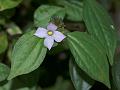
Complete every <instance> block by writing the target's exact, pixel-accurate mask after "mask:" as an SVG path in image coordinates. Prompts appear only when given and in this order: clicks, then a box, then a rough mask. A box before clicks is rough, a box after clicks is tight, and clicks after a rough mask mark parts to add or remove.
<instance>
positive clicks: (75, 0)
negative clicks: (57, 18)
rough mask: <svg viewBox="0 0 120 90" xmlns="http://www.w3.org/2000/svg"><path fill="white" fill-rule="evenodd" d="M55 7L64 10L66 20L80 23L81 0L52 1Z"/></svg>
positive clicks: (81, 17)
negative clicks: (58, 6)
mask: <svg viewBox="0 0 120 90" xmlns="http://www.w3.org/2000/svg"><path fill="white" fill-rule="evenodd" d="M54 2H55V3H56V4H57V5H60V6H63V7H64V8H65V11H66V14H67V19H69V20H72V21H81V20H82V19H83V16H82V11H83V2H82V0H54Z"/></svg>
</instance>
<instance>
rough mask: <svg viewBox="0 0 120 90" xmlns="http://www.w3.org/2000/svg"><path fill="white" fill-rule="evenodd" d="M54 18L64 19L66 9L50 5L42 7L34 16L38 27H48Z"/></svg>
mask: <svg viewBox="0 0 120 90" xmlns="http://www.w3.org/2000/svg"><path fill="white" fill-rule="evenodd" d="M52 16H59V17H61V18H64V16H65V11H64V8H61V7H57V6H50V5H42V6H40V7H39V8H38V9H37V10H36V11H35V14H34V23H35V25H36V27H40V26H41V27H46V26H47V25H48V23H49V21H50V19H51V17H52Z"/></svg>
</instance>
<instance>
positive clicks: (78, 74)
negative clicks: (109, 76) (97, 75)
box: [69, 60, 94, 90]
mask: <svg viewBox="0 0 120 90" xmlns="http://www.w3.org/2000/svg"><path fill="white" fill-rule="evenodd" d="M69 71H70V76H71V79H72V82H73V84H74V86H75V88H76V90H90V88H91V87H92V85H93V84H94V81H93V80H92V79H91V78H90V77H88V76H87V75H86V74H85V73H84V72H83V71H82V70H80V69H79V68H78V67H77V65H76V64H75V62H73V61H72V60H70V62H69Z"/></svg>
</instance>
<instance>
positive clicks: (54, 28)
mask: <svg viewBox="0 0 120 90" xmlns="http://www.w3.org/2000/svg"><path fill="white" fill-rule="evenodd" d="M57 28H58V27H57V26H56V25H55V24H53V23H49V24H48V26H47V30H52V31H55V30H57Z"/></svg>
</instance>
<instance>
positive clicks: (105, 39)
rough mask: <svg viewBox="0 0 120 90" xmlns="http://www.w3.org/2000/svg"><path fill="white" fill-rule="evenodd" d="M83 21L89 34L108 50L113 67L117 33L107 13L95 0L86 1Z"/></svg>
mask: <svg viewBox="0 0 120 90" xmlns="http://www.w3.org/2000/svg"><path fill="white" fill-rule="evenodd" d="M83 20H84V21H85V24H86V26H87V29H88V32H89V33H90V34H91V35H94V36H95V37H96V38H97V39H98V41H99V42H100V43H101V44H102V46H103V47H104V48H105V49H106V53H107V56H108V58H109V62H110V64H111V65H112V64H113V57H114V53H115V48H116V31H115V28H114V25H113V22H112V20H111V18H110V16H109V15H108V13H107V11H106V10H105V9H104V8H103V7H101V6H100V5H99V4H98V3H97V2H96V1H95V0H84V10H83Z"/></svg>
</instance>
